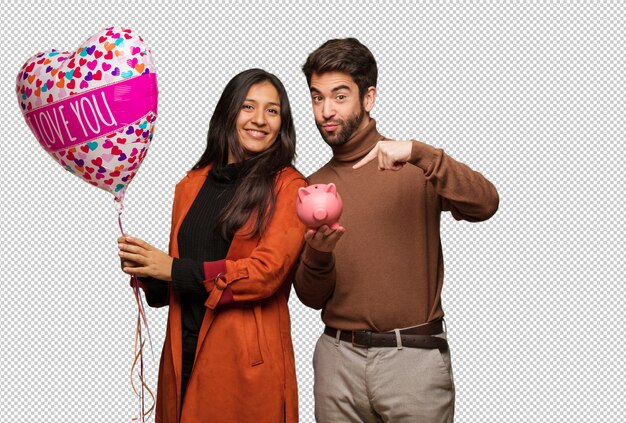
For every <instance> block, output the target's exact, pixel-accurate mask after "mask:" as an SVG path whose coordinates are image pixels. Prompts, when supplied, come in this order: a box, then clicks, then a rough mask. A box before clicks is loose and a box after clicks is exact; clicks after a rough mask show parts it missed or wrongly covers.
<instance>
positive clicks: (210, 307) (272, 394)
mask: <svg viewBox="0 0 626 423" xmlns="http://www.w3.org/2000/svg"><path fill="white" fill-rule="evenodd" d="M295 141H296V140H295V131H294V125H293V119H292V116H291V109H290V106H289V100H288V98H287V93H286V91H285V88H284V86H283V85H282V83H281V82H280V80H279V79H278V78H277V77H276V76H274V75H272V74H270V73H267V72H265V71H263V70H260V69H250V70H247V71H244V72H242V73H240V74H238V75H236V76H235V77H234V78H233V79H232V80H231V81H230V82H229V83H228V85H226V88H225V89H224V92H223V93H222V96H221V98H220V100H219V102H218V103H217V106H216V108H215V111H214V113H213V117H212V118H211V122H210V126H209V134H208V139H207V147H206V150H205V151H204V154H202V157H201V158H200V160H199V161H198V163H197V164H196V165H195V166H194V167H193V169H192V170H191V171H190V172H188V174H187V176H186V177H185V178H183V179H182V181H180V182H179V183H178V185H177V186H176V192H175V195H174V205H173V211H172V229H171V236H170V246H169V254H166V253H165V252H163V251H160V250H158V249H156V248H154V247H153V246H151V245H150V244H148V243H146V242H145V241H142V240H140V239H137V238H131V237H121V238H119V239H118V241H119V248H120V252H119V254H120V257H121V260H122V267H123V270H124V272H126V273H128V274H130V275H137V276H138V277H139V278H140V284H141V287H142V288H143V290H144V292H145V294H146V299H147V301H148V304H149V305H151V306H153V307H160V306H164V305H169V318H168V322H167V333H166V337H165V344H164V347H163V353H162V356H161V364H160V369H159V382H158V390H157V408H156V422H157V423H173V422H180V423H197V422H228V423H233V422H252V421H254V422H295V421H297V420H298V406H297V390H296V376H295V364H294V356H293V347H292V343H291V334H290V323H289V310H288V308H287V299H288V296H289V291H290V289H291V277H292V273H293V267H294V263H295V262H296V260H297V258H298V254H299V252H300V249H301V247H302V243H303V235H304V231H305V228H304V225H303V224H302V223H301V222H300V221H299V220H298V218H297V215H296V211H295V207H296V199H297V191H298V188H300V187H303V186H305V185H306V182H305V180H304V177H303V176H302V175H301V174H300V173H298V172H297V171H296V170H295V169H294V168H293V167H292V162H293V160H294V154H295Z"/></svg>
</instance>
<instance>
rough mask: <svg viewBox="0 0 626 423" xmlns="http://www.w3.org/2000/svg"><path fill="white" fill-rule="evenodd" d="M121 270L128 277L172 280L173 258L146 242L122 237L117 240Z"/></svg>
mask: <svg viewBox="0 0 626 423" xmlns="http://www.w3.org/2000/svg"><path fill="white" fill-rule="evenodd" d="M117 242H118V246H119V249H120V251H119V256H120V258H121V259H122V270H123V271H124V273H128V274H129V275H136V276H139V277H153V278H155V279H161V280H165V281H171V280H172V262H173V260H174V259H173V258H172V257H170V256H169V255H168V254H166V253H164V252H163V251H161V250H159V249H158V248H155V247H153V246H152V245H150V244H148V243H147V242H145V241H143V240H141V239H138V238H132V237H129V236H123V237H120V238H118V239H117Z"/></svg>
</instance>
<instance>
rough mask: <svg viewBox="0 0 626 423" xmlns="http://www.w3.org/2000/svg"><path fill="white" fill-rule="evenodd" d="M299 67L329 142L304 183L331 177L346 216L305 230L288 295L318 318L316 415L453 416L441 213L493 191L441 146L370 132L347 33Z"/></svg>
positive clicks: (362, 71)
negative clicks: (327, 153) (328, 152)
mask: <svg viewBox="0 0 626 423" xmlns="http://www.w3.org/2000/svg"><path fill="white" fill-rule="evenodd" d="M303 71H304V74H305V75H306V78H307V82H308V84H309V88H310V91H311V99H312V102H313V113H314V115H315V122H316V124H317V127H318V129H319V131H320V134H321V135H322V138H323V139H324V141H326V143H327V144H328V145H329V146H330V147H331V148H332V150H333V157H332V159H331V160H330V161H329V162H328V163H327V164H326V165H324V166H323V167H322V168H321V169H319V170H318V171H317V172H315V173H314V174H313V175H311V176H310V178H309V179H310V183H311V184H318V183H330V182H333V183H334V184H335V185H336V186H337V191H338V192H339V193H340V195H341V196H342V199H343V204H344V209H343V215H342V217H341V224H342V225H344V226H345V227H344V226H340V227H338V228H336V229H334V230H332V229H330V228H329V227H328V226H322V227H320V228H318V229H317V230H316V231H314V230H309V231H308V232H307V233H306V235H305V240H306V245H305V248H304V251H303V253H302V257H301V260H300V264H299V266H298V269H297V272H296V280H295V288H296V292H297V294H298V297H299V298H300V300H301V301H302V302H303V303H304V304H305V305H307V306H309V307H313V308H315V309H322V320H323V321H324V323H325V324H326V328H325V330H324V333H323V334H322V335H321V337H320V339H319V340H318V342H317V346H316V348H315V354H314V358H313V366H314V369H315V417H316V420H317V421H318V422H322V423H325V422H380V421H389V422H414V421H419V422H433V423H434V422H452V421H453V418H454V382H453V378H452V368H451V364H450V355H449V351H448V343H447V340H446V332H445V329H444V325H443V316H444V313H443V310H442V307H441V289H442V285H443V257H442V249H441V242H440V237H439V222H440V215H441V212H442V211H450V212H451V213H452V216H453V217H454V218H455V219H457V220H461V219H463V220H468V221H472V222H477V221H482V220H486V219H488V218H490V217H491V216H492V215H493V214H494V213H495V212H496V210H497V208H498V201H499V199H498V193H497V192H496V189H495V187H494V186H493V185H492V184H491V183H490V182H489V181H488V180H487V179H485V178H484V177H483V176H482V175H481V174H479V173H478V172H475V171H473V170H472V169H470V168H469V167H468V166H466V165H464V164H462V163H460V162H458V161H455V160H454V159H452V158H451V157H450V156H448V155H447V154H445V153H444V152H443V151H442V150H440V149H436V148H434V147H432V146H430V145H427V144H424V143H422V142H419V141H392V140H387V139H385V138H384V137H383V136H382V135H380V134H379V133H378V131H377V130H376V122H375V121H374V120H373V119H372V118H370V116H369V113H370V111H371V110H372V108H373V107H374V102H375V100H376V79H377V75H378V70H377V66H376V60H375V59H374V57H373V56H372V53H371V52H370V51H369V50H368V49H367V47H365V46H364V45H362V44H361V43H360V42H359V41H357V40H356V39H354V38H347V39H337V40H330V41H327V42H326V43H324V44H323V45H322V46H320V47H319V48H318V49H317V50H315V51H314V52H313V53H311V54H310V55H309V57H308V59H307V61H306V63H305V64H304V66H303Z"/></svg>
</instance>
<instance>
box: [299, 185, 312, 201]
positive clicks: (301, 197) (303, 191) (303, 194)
mask: <svg viewBox="0 0 626 423" xmlns="http://www.w3.org/2000/svg"><path fill="white" fill-rule="evenodd" d="M307 195H311V193H310V192H309V191H308V190H307V189H306V188H298V199H299V200H300V201H304V197H306V196H307Z"/></svg>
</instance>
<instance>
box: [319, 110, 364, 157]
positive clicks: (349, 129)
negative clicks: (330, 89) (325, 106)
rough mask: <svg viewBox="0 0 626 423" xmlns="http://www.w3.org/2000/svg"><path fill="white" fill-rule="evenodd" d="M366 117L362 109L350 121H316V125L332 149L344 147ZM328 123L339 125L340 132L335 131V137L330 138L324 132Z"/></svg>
mask: <svg viewBox="0 0 626 423" xmlns="http://www.w3.org/2000/svg"><path fill="white" fill-rule="evenodd" d="M364 116H365V110H364V109H363V108H361V109H360V110H359V112H358V113H357V114H355V115H352V116H351V117H350V118H348V120H340V119H331V120H327V121H324V122H322V123H319V122H317V121H315V124H316V125H317V129H318V130H319V131H320V134H321V135H322V138H323V139H324V141H326V144H328V145H329V146H331V147H336V146H340V145H344V144H345V143H346V142H348V139H350V137H351V136H352V134H354V131H356V129H357V128H358V127H359V125H360V124H361V122H362V121H363V117H364ZM327 123H335V124H337V125H339V128H340V129H339V130H338V131H335V133H334V134H333V135H330V136H329V135H328V134H327V133H326V132H325V131H324V128H322V124H327Z"/></svg>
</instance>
